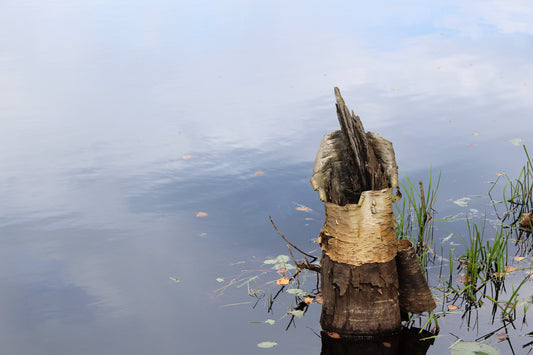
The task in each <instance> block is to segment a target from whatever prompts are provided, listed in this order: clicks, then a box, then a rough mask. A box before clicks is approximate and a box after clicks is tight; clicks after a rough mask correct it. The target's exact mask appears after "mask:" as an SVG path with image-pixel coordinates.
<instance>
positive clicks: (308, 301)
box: [304, 297, 313, 304]
mask: <svg viewBox="0 0 533 355" xmlns="http://www.w3.org/2000/svg"><path fill="white" fill-rule="evenodd" d="M304 302H305V303H307V304H311V303H313V299H312V298H311V297H306V298H304Z"/></svg>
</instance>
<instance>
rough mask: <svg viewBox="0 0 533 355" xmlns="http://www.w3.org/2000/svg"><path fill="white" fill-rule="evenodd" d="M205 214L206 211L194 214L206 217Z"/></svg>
mask: <svg viewBox="0 0 533 355" xmlns="http://www.w3.org/2000/svg"><path fill="white" fill-rule="evenodd" d="M206 216H207V213H205V212H198V213H197V214H196V217H206Z"/></svg>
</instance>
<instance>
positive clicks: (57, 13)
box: [0, 0, 533, 354]
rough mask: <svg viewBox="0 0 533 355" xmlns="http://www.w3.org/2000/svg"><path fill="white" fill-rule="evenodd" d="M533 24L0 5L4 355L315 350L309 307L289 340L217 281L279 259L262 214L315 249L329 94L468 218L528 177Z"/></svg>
mask: <svg viewBox="0 0 533 355" xmlns="http://www.w3.org/2000/svg"><path fill="white" fill-rule="evenodd" d="M532 16H533V7H531V5H530V4H528V3H527V2H526V1H506V2H500V1H489V2H482V1H474V2H469V3H468V4H464V3H462V2H451V3H450V2H446V3H439V2H433V3H431V4H425V3H420V2H416V1H408V2H402V3H401V4H400V3H398V4H396V3H390V2H385V1H374V2H371V3H358V2H346V1H335V2H332V3H328V4H322V3H320V2H315V1H311V2H309V1H305V2H304V1H294V2H289V3H288V2H286V1H285V2H282V1H269V2H268V3H266V2H264V3H263V2H260V1H254V0H252V1H226V2H224V3H215V2H209V1H195V2H187V1H179V2H172V1H156V2H150V3H145V2H141V1H128V2H122V1H119V2H106V1H92V2H90V3H84V2H69V3H66V2H57V1H4V2H3V3H2V4H0V23H1V24H2V25H0V48H2V49H1V50H0V73H1V77H2V79H1V80H0V92H1V93H2V94H1V96H2V99H1V101H0V124H1V129H0V167H1V171H2V173H1V174H0V195H1V196H2V198H1V199H0V212H1V213H0V243H1V247H0V253H1V258H0V260H1V268H0V288H1V289H0V305H1V309H2V317H0V342H1V343H2V349H3V352H5V353H17V354H30V353H41V354H53V353H72V354H94V353H102V354H105V353H109V354H117V353H129V354H147V353H160V354H171V353H178V354H192V353H197V354H201V353H205V354H207V353H217V354H237V353H243V354H249V353H255V352H258V351H259V350H260V349H257V347H256V344H257V343H259V342H261V341H266V340H273V341H276V342H278V343H279V345H278V347H277V348H276V349H274V350H272V351H273V352H279V353H290V352H291V351H292V352H293V353H307V354H313V353H317V354H318V353H319V351H320V339H318V338H317V337H316V336H315V335H314V334H313V332H312V331H311V329H313V330H315V331H319V326H318V318H319V313H320V311H319V309H318V308H313V309H312V310H311V312H310V314H308V315H307V316H306V318H305V319H304V320H302V321H301V322H300V323H299V324H298V326H297V328H296V329H293V330H291V331H289V332H284V330H283V328H284V325H283V324H282V323H283V322H282V321H280V324H281V325H280V326H274V327H270V326H267V325H257V324H250V323H249V322H250V321H256V320H263V319H266V317H267V314H266V312H265V310H264V308H263V307H262V306H261V307H258V308H256V309H255V310H251V307H250V305H240V306H229V307H223V306H224V305H227V304H231V303H239V302H245V301H248V297H247V296H246V294H245V292H244V290H243V289H230V290H228V293H227V294H226V295H224V296H221V297H214V296H213V291H214V290H215V289H217V288H218V287H220V285H219V284H218V283H217V282H216V281H215V279H216V278H217V277H231V276H232V275H234V274H235V273H236V272H239V268H238V266H237V267H236V266H235V265H233V266H232V264H233V263H236V262H240V261H247V262H248V263H251V264H248V265H252V264H253V263H254V262H255V263H256V264H255V265H257V266H258V267H259V266H261V262H260V261H262V260H264V259H265V258H267V257H269V256H275V255H278V254H282V253H286V249H285V245H284V243H283V242H282V241H281V240H280V239H279V237H278V236H277V234H276V233H275V231H274V230H273V229H272V227H271V225H270V222H269V220H268V216H269V215H272V216H273V218H274V219H275V221H276V223H277V224H278V227H279V228H280V229H281V230H282V231H283V232H284V233H285V234H286V235H287V236H288V237H290V238H291V240H292V241H293V242H295V243H298V244H299V245H301V246H302V248H306V249H307V250H310V249H312V248H314V246H313V244H312V240H313V239H314V238H315V237H316V235H317V234H318V232H319V230H320V227H321V223H322V206H321V203H320V201H319V200H318V196H317V195H316V193H315V192H313V191H312V188H311V186H310V184H309V182H308V181H309V178H310V176H311V173H312V168H313V163H314V157H315V154H316V151H317V148H318V145H319V143H320V140H321V138H322V136H323V135H324V134H326V133H328V132H331V131H333V130H336V129H338V123H337V121H336V116H335V108H334V95H333V87H334V86H338V87H340V89H341V91H342V93H343V96H344V98H345V101H346V103H347V104H348V106H349V107H351V108H353V109H354V110H355V112H356V113H357V114H358V115H359V116H360V117H361V118H362V120H363V123H364V125H365V127H366V129H367V130H369V131H374V132H378V133H379V134H380V135H382V136H383V137H386V138H387V139H389V140H391V141H392V142H393V143H394V147H395V150H396V156H397V162H398V165H399V166H400V171H401V173H404V174H408V175H409V176H411V177H412V178H413V179H414V180H415V181H417V179H419V178H422V177H425V176H427V172H428V171H429V168H430V166H431V167H432V169H433V170H434V171H442V182H441V191H440V198H439V204H438V210H439V213H442V214H444V215H446V214H455V213H454V212H455V211H457V210H458V209H460V208H459V207H458V206H457V205H454V204H453V200H455V199H457V198H461V197H464V196H466V195H480V194H481V195H483V194H486V191H487V190H488V186H489V185H488V184H487V182H488V181H492V180H494V179H495V177H496V174H497V173H500V172H508V173H509V174H510V175H513V174H516V173H517V172H518V171H519V169H520V168H521V166H522V165H523V161H524V155H523V152H522V148H521V146H520V145H521V144H530V143H531V142H530V141H531V138H530V137H531V136H532V134H533V128H532V125H531V116H532V113H533V100H532V99H533V97H532V91H531V88H530V87H531V85H532V78H533V70H532V66H531V63H530V60H529V58H531V57H532V55H533V53H532V49H531V48H533V47H532V46H531V44H532V43H533V25H532V24H533V21H532V20H531V19H532ZM511 140H513V141H512V142H511ZM520 140H521V141H520ZM513 143H515V144H513ZM516 144H517V145H516ZM257 171H262V172H263V173H264V174H262V175H258V174H256V172H257ZM298 204H303V205H305V206H308V207H310V208H311V209H312V210H313V212H312V213H305V212H302V211H297V210H296V207H298ZM481 207H485V206H481ZM198 212H204V213H207V216H206V217H203V218H198V217H196V215H197V213H198ZM310 218H311V219H310ZM254 260H256V261H254ZM170 277H172V278H175V279H177V280H179V283H176V282H175V281H172V280H171V279H170ZM263 281H264V282H268V281H270V280H267V279H265V280H263ZM282 314H283V310H278V313H277V314H276V315H275V317H278V318H277V319H279V318H280V317H281V316H282ZM307 327H310V328H311V329H309V328H307ZM457 327H458V325H457V324H452V325H450V326H449V328H447V329H445V330H444V332H446V331H448V332H450V331H452V329H454V330H456V329H457ZM467 338H468V339H469V340H472V339H474V338H476V335H475V334H473V335H472V336H470V335H467ZM454 341H455V339H454V338H453V337H444V338H443V339H442V340H439V341H437V343H436V345H435V346H433V347H432V348H431V349H430V353H434V354H437V353H443V351H444V352H446V351H447V350H446V349H447V347H448V346H449V345H450V344H451V343H453V342H454ZM496 346H498V345H496ZM502 349H503V347H502ZM505 351H506V350H505Z"/></svg>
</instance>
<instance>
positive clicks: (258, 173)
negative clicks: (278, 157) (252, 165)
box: [255, 171, 264, 175]
mask: <svg viewBox="0 0 533 355" xmlns="http://www.w3.org/2000/svg"><path fill="white" fill-rule="evenodd" d="M263 174H264V172H262V171H256V172H255V175H263Z"/></svg>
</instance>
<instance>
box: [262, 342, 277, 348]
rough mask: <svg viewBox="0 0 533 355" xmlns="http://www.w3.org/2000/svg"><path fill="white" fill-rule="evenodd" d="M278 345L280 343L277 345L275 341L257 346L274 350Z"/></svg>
mask: <svg viewBox="0 0 533 355" xmlns="http://www.w3.org/2000/svg"><path fill="white" fill-rule="evenodd" d="M276 345H278V343H276V342H275V341H262V342H260V343H259V344H257V347H259V348H265V349H266V348H273V347H275V346H276Z"/></svg>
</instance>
